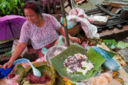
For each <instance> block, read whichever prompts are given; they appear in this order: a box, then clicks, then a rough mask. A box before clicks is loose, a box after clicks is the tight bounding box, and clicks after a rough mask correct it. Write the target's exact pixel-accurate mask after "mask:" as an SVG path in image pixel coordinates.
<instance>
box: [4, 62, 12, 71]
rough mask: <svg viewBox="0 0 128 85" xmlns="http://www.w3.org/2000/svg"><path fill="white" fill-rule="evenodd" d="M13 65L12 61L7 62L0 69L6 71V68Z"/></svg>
mask: <svg viewBox="0 0 128 85" xmlns="http://www.w3.org/2000/svg"><path fill="white" fill-rule="evenodd" d="M12 64H13V61H8V62H7V63H5V64H4V65H3V66H2V68H4V69H6V68H10V67H11V66H12Z"/></svg>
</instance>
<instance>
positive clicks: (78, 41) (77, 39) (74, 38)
mask: <svg viewBox="0 0 128 85" xmlns="http://www.w3.org/2000/svg"><path fill="white" fill-rule="evenodd" d="M69 39H70V40H71V41H72V42H76V43H81V41H80V39H79V38H77V37H69Z"/></svg>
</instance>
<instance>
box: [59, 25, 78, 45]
mask: <svg viewBox="0 0 128 85" xmlns="http://www.w3.org/2000/svg"><path fill="white" fill-rule="evenodd" d="M57 31H58V32H59V33H60V34H61V35H62V36H64V37H65V31H64V28H63V27H61V28H59V30H57ZM68 36H69V40H71V41H72V42H77V43H80V39H79V38H77V37H72V36H71V35H70V34H68Z"/></svg>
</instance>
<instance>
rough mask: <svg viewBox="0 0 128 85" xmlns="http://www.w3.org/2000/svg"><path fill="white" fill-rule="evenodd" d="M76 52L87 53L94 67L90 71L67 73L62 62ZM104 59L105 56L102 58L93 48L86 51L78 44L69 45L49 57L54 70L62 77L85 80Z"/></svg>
mask: <svg viewBox="0 0 128 85" xmlns="http://www.w3.org/2000/svg"><path fill="white" fill-rule="evenodd" d="M76 53H81V54H84V55H85V54H86V55H88V59H89V61H91V62H92V63H93V65H94V68H93V69H91V70H90V71H88V72H87V73H86V74H85V75H83V74H78V73H76V74H75V73H67V71H66V67H65V66H64V64H63V63H64V61H65V59H67V58H68V56H73V55H74V54H76ZM104 61H105V58H103V57H102V56H101V55H100V54H98V53H96V51H95V50H93V49H89V51H86V49H84V48H82V47H80V46H77V45H71V46H69V47H68V48H67V49H66V50H64V51H63V52H61V53H60V54H59V55H57V56H55V57H53V58H52V59H51V62H52V65H53V67H54V68H55V70H56V71H57V72H58V73H59V74H60V75H61V76H62V77H67V78H68V79H70V80H71V81H82V80H87V79H89V78H90V77H93V76H95V75H96V73H97V72H98V71H99V69H100V66H101V65H102V64H103V62H104Z"/></svg>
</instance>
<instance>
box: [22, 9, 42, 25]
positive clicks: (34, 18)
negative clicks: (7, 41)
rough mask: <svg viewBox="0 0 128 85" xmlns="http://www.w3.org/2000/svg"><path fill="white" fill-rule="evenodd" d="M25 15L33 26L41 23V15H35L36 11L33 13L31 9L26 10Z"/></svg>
mask: <svg viewBox="0 0 128 85" xmlns="http://www.w3.org/2000/svg"><path fill="white" fill-rule="evenodd" d="M24 14H25V17H26V19H27V20H28V21H29V22H31V23H32V24H37V23H38V21H39V14H37V13H35V11H33V10H32V9H30V8H25V9H24Z"/></svg>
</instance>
